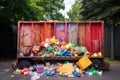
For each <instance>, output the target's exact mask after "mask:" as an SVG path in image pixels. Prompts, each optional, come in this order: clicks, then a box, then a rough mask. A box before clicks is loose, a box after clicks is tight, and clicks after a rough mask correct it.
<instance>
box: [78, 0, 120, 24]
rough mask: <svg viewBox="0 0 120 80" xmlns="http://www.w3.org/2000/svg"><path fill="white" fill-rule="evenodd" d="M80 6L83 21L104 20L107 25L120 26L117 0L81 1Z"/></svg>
mask: <svg viewBox="0 0 120 80" xmlns="http://www.w3.org/2000/svg"><path fill="white" fill-rule="evenodd" d="M82 4H83V5H82V7H81V8H82V9H83V11H82V13H81V14H82V15H83V17H84V20H104V21H105V22H106V23H107V24H109V25H113V26H117V25H120V15H119V14H120V1H119V0H83V1H82ZM81 14H80V15H81Z"/></svg>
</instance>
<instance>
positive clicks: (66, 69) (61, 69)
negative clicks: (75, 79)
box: [58, 63, 74, 73]
mask: <svg viewBox="0 0 120 80" xmlns="http://www.w3.org/2000/svg"><path fill="white" fill-rule="evenodd" d="M58 70H59V72H60V73H67V72H74V68H73V65H72V64H71V63H68V64H64V65H63V66H61V67H59V68H58Z"/></svg>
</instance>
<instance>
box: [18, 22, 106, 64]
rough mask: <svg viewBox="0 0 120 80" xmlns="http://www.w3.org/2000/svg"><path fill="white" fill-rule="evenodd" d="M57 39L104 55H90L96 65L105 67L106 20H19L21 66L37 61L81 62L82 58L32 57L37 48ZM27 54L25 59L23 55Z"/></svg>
mask: <svg viewBox="0 0 120 80" xmlns="http://www.w3.org/2000/svg"><path fill="white" fill-rule="evenodd" d="M53 36H55V37H56V38H57V39H61V40H63V41H65V42H71V43H74V44H76V45H79V46H85V47H86V48H87V50H88V51H89V52H90V53H91V54H94V53H95V54H98V53H102V55H103V56H94V55H93V56H90V57H89V58H90V59H91V60H92V61H93V63H94V64H96V63H97V64H98V65H99V64H102V61H103V58H104V22H103V21H79V22H69V21H19V22H18V45H17V50H18V53H17V61H18V64H19V65H22V64H23V63H24V64H26V63H27V64H29V65H30V63H29V62H31V61H35V60H44V61H45V60H54V61H56V60H79V59H80V58H81V56H76V57H75V56H57V57H55V58H51V57H41V56H38V55H37V56H36V55H31V54H30V53H31V49H32V48H33V46H40V45H41V43H42V42H43V41H45V40H46V38H51V37H53ZM21 53H24V56H23V54H21Z"/></svg>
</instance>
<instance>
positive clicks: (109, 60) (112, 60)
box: [105, 58, 120, 65]
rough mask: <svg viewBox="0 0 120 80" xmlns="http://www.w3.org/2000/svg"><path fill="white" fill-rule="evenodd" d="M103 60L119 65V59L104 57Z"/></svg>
mask: <svg viewBox="0 0 120 80" xmlns="http://www.w3.org/2000/svg"><path fill="white" fill-rule="evenodd" d="M105 61H106V62H108V63H110V64H116V65H120V60H115V59H110V58H105Z"/></svg>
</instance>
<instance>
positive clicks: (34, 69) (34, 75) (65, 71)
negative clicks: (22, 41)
mask: <svg viewBox="0 0 120 80" xmlns="http://www.w3.org/2000/svg"><path fill="white" fill-rule="evenodd" d="M31 51H32V53H31V56H41V57H52V58H55V57H57V56H70V57H71V56H75V57H76V56H81V58H80V59H79V61H77V62H76V63H73V62H69V61H64V62H61V63H60V62H56V63H50V62H45V63H44V64H41V63H40V64H37V65H32V66H31V67H29V68H24V69H22V70H21V69H16V71H15V72H14V73H15V74H21V75H24V76H30V77H31V80H37V79H39V78H40V77H41V76H46V77H47V78H48V77H49V76H54V75H55V74H59V76H62V77H81V76H84V75H89V76H92V75H102V73H103V72H102V70H101V71H98V70H96V69H94V68H89V66H90V65H91V64H92V61H91V60H90V59H89V58H88V57H98V56H99V57H101V56H102V53H101V52H99V53H93V54H91V53H90V52H88V51H87V49H86V47H84V46H77V45H76V44H74V43H66V42H65V41H63V40H62V39H59V40H58V39H56V38H55V37H53V38H49V39H46V40H45V41H44V42H41V44H40V45H39V46H33V47H32V50H31ZM19 55H20V56H27V55H24V53H22V52H20V54H19ZM11 77H14V76H13V75H12V76H11Z"/></svg>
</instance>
